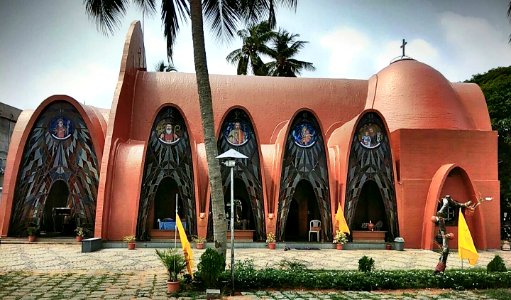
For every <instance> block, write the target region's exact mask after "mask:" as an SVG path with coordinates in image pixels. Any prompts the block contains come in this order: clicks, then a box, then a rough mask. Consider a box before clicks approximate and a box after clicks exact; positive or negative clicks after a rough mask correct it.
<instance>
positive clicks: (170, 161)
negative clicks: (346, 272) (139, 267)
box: [0, 22, 500, 249]
mask: <svg viewBox="0 0 511 300" xmlns="http://www.w3.org/2000/svg"><path fill="white" fill-rule="evenodd" d="M77 72H79V70H78V71H77ZM210 81H211V90H212V97H213V112H214V117H215V124H214V126H215V132H216V138H217V145H218V152H219V153H223V152H225V151H227V150H229V149H235V150H236V151H238V152H240V153H242V154H244V155H246V156H247V157H248V158H247V159H244V160H240V163H239V166H238V167H237V168H236V169H235V171H234V198H235V204H236V209H235V229H236V231H237V232H238V234H239V237H240V239H241V238H243V239H245V240H247V241H254V242H258V241H264V240H265V239H266V234H268V233H270V232H271V233H275V235H276V238H277V241H286V242H287V241H289V242H291V241H306V240H308V239H309V230H310V224H311V221H313V220H317V221H319V226H320V234H319V235H320V237H319V240H320V241H323V242H329V243H331V241H332V238H333V236H334V235H335V231H336V228H337V224H336V220H335V214H336V211H337V209H338V207H339V206H340V207H341V208H342V209H343V211H344V216H345V219H346V221H347V224H348V226H349V227H350V229H351V231H352V233H356V232H364V231H368V227H370V228H374V229H373V230H374V231H377V232H381V233H382V239H385V240H386V241H393V240H394V238H396V237H402V238H404V240H405V241H406V247H407V248H418V249H432V247H433V240H434V238H435V235H436V232H437V231H436V230H437V229H436V228H435V224H433V223H432V222H431V216H433V215H435V213H436V211H437V209H438V207H439V199H440V198H442V197H444V196H445V195H451V197H452V198H453V199H455V200H456V201H459V202H466V201H468V200H472V201H474V202H476V201H477V199H479V198H481V197H492V198H493V200H492V201H488V202H485V203H483V205H480V206H478V207H477V209H476V210H475V211H473V212H472V211H469V210H466V211H465V212H464V214H465V218H466V220H467V223H468V225H469V228H470V231H471V233H472V237H473V239H474V242H475V245H476V247H477V248H479V249H487V248H499V247H500V222H499V220H500V195H499V180H498V176H497V132H496V131H493V130H492V128H491V124H490V118H489V114H488V108H487V105H486V101H485V99H484V96H483V94H482V92H481V89H480V88H479V87H478V86H477V85H475V84H468V83H451V82H449V81H448V80H447V79H446V78H445V77H444V76H443V75H442V74H440V73H439V72H438V71H437V70H435V69H433V68H432V67H430V66H428V65H426V64H424V63H421V62H419V61H416V60H414V59H411V58H407V57H403V58H402V59H399V60H397V61H394V62H392V63H391V64H390V65H389V66H387V67H385V68H384V69H383V70H381V71H379V72H378V73H376V74H375V75H373V76H371V77H370V78H369V79H367V80H352V79H315V78H281V77H263V76H230V75H210ZM90 88H94V87H90ZM78 100H79V101H83V100H86V99H73V98H72V97H70V96H67V95H54V96H51V97H49V98H47V99H46V100H44V101H42V103H41V104H40V105H39V106H38V107H37V108H36V109H35V110H25V111H23V112H22V113H21V115H20V116H19V118H18V122H17V124H16V127H15V129H14V132H13V135H12V140H11V144H10V147H9V152H8V156H7V163H6V166H5V178H4V185H3V195H2V201H1V203H0V235H1V236H2V237H6V236H9V237H17V236H25V235H26V229H27V227H28V226H30V225H36V226H38V227H39V229H40V232H41V234H48V235H51V234H59V235H62V236H66V235H69V236H72V235H73V230H74V229H75V228H76V227H77V226H84V227H86V228H89V229H90V230H91V234H92V235H94V236H95V237H100V238H102V239H103V240H111V241H117V240H122V238H123V237H124V236H126V235H136V237H137V239H139V240H157V239H162V238H165V237H166V236H168V229H169V227H170V226H168V225H169V224H172V222H173V221H174V220H175V211H176V205H177V211H178V213H179V216H180V218H181V219H182V220H183V222H184V223H185V228H186V231H187V233H188V234H189V235H190V236H191V235H197V236H200V237H211V236H212V228H213V227H212V221H211V220H212V217H211V204H210V188H209V179H208V170H207V163H206V153H205V146H204V134H203V130H202V123H201V115H200V110H199V100H198V94H197V86H196V79H195V74H187V73H179V72H171V73H163V72H149V71H147V70H146V68H145V48H144V43H143V35H142V30H141V26H140V23H139V22H134V23H133V24H132V25H131V27H130V29H129V32H128V34H127V38H126V42H125V46H124V52H123V54H122V59H121V66H120V72H119V79H118V83H117V87H116V90H115V94H114V97H113V102H112V105H111V108H110V109H99V108H96V107H92V106H88V105H85V104H82V103H81V102H79V101H78ZM229 174H230V170H229V168H227V167H225V166H222V179H223V182H224V184H223V187H224V191H225V200H226V204H227V203H229V201H230V188H231V187H230V182H231V180H230V175H229ZM227 209H228V210H227ZM226 211H229V212H230V207H229V208H228V207H226ZM457 213H458V212H457V211H456V210H454V209H452V210H449V214H448V222H447V225H448V226H447V230H448V231H449V232H454V233H456V234H457ZM368 224H371V225H368ZM237 238H238V237H237ZM354 238H355V236H354ZM313 240H316V239H313ZM451 247H456V240H453V241H452V243H451Z"/></svg>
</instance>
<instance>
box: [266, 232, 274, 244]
mask: <svg viewBox="0 0 511 300" xmlns="http://www.w3.org/2000/svg"><path fill="white" fill-rule="evenodd" d="M266 243H275V233H273V232H268V234H267V235H266Z"/></svg>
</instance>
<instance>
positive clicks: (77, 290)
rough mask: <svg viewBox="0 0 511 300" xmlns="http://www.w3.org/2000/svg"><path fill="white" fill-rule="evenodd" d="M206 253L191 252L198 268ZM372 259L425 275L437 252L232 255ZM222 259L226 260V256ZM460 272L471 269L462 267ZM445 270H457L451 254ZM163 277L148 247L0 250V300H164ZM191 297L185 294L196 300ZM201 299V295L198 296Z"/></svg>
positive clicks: (349, 263)
mask: <svg viewBox="0 0 511 300" xmlns="http://www.w3.org/2000/svg"><path fill="white" fill-rule="evenodd" d="M203 251H204V250H196V249H194V257H195V260H196V263H197V262H198V260H199V257H200V255H201V254H202V253H203ZM497 254H498V255H500V256H501V257H502V258H503V259H504V261H505V263H506V265H507V266H508V267H511V252H509V251H497V250H493V251H482V252H480V259H479V261H478V263H477V265H476V267H480V268H484V267H486V265H487V264H488V262H489V261H490V260H491V259H492V258H493V257H494V256H495V255H497ZM364 255H367V256H370V257H372V258H373V259H374V260H375V267H376V269H388V270H389V269H430V270H433V268H434V266H435V265H436V262H437V260H438V256H439V255H438V254H437V253H435V252H433V251H425V250H412V249H406V250H405V251H389V250H343V251H337V250H333V249H332V250H330V249H323V250H289V251H283V250H268V249H236V250H235V257H236V260H237V261H242V260H246V259H252V260H253V262H254V264H255V266H256V267H257V268H262V267H266V266H268V267H273V266H278V265H279V263H280V262H282V261H298V262H301V263H303V264H305V265H306V267H308V268H314V269H319V268H323V269H351V270H356V269H357V267H358V260H359V259H360V257H362V256H364ZM228 257H230V254H229V253H228ZM464 267H465V268H467V267H471V266H469V265H468V264H467V263H465V264H464ZM448 268H461V263H460V261H459V259H458V258H457V254H456V253H452V254H451V255H450V257H449V261H448ZM165 280H166V273H165V270H164V269H163V267H162V266H161V263H160V262H159V261H158V259H157V257H156V255H155V254H154V249H147V248H138V249H137V250H135V251H129V250H127V249H121V248H115V249H103V250H101V251H98V252H93V253H81V247H80V245H78V244H73V245H61V244H37V243H34V244H1V245H0V299H21V298H23V299H44V298H46V299H63V298H71V299H90V298H98V299H99V298H102V299H119V298H121V299H132V298H152V299H167V294H166V293H165V283H164V282H165ZM196 296H197V295H195V296H193V295H192V296H190V297H192V298H195V297H196ZM200 297H202V296H200V295H199V298H200ZM244 298H250V299H257V298H260V299H414V298H420V299H457V298H463V299H489V298H487V297H486V296H485V295H482V294H479V293H477V292H475V291H466V292H452V291H449V290H446V291H436V290H435V291H430V290H426V291H408V292H404V291H389V292H381V291H377V292H370V293H369V292H349V291H347V292H339V291H320V292H318V291H303V292H302V291H258V292H254V293H244Z"/></svg>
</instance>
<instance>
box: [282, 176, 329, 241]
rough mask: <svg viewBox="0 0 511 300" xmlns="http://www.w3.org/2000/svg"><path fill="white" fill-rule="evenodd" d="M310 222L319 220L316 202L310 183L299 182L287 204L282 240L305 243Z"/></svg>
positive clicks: (305, 181)
mask: <svg viewBox="0 0 511 300" xmlns="http://www.w3.org/2000/svg"><path fill="white" fill-rule="evenodd" d="M311 220H321V216H320V212H319V206H318V201H317V199H316V195H315V194H314V190H313V188H312V185H311V184H310V182H309V181H307V180H301V181H300V182H298V184H297V185H296V189H295V192H294V194H293V200H291V203H290V204H289V211H288V215H287V220H286V227H285V231H284V236H283V240H285V241H307V240H308V234H309V223H310V221H311ZM322 225H323V224H322ZM322 227H323V226H322Z"/></svg>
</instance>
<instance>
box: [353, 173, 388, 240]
mask: <svg viewBox="0 0 511 300" xmlns="http://www.w3.org/2000/svg"><path fill="white" fill-rule="evenodd" d="M368 222H371V223H373V224H375V226H376V228H375V229H376V230H384V231H387V230H388V228H389V226H388V223H387V217H386V215H385V206H384V204H383V198H382V196H381V193H380V189H379V188H378V185H377V184H376V182H374V181H373V180H369V181H366V182H365V183H364V186H363V187H362V191H361V192H360V197H359V199H358V203H357V207H356V209H355V217H354V219H353V229H355V230H360V229H367V227H366V226H364V227H365V228H362V224H365V223H368Z"/></svg>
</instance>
